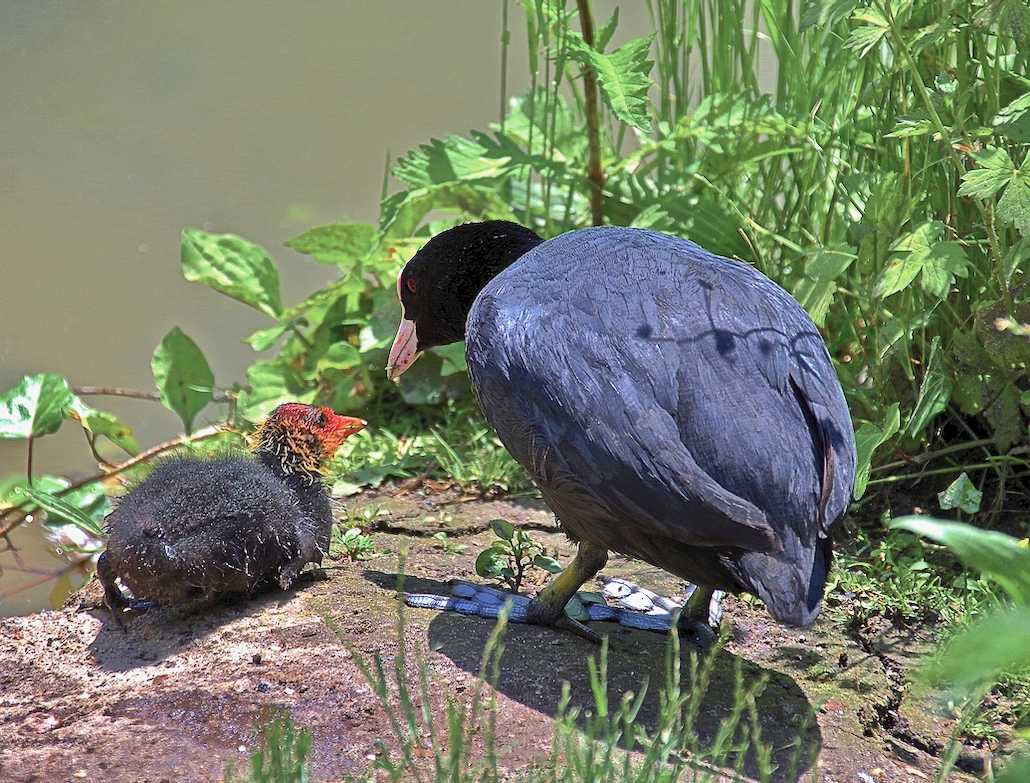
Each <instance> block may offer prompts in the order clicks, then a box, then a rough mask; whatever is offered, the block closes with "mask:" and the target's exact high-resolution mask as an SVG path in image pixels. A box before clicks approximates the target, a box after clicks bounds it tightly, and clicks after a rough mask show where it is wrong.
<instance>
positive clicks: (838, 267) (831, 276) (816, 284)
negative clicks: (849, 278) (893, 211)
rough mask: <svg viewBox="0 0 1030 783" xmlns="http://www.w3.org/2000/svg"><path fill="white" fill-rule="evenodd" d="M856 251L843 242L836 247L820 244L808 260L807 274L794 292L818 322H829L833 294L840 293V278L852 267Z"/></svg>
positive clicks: (820, 324) (817, 323)
mask: <svg viewBox="0 0 1030 783" xmlns="http://www.w3.org/2000/svg"><path fill="white" fill-rule="evenodd" d="M855 258H856V255H855V252H854V250H853V249H852V248H849V247H848V246H847V245H841V246H840V247H838V248H837V249H836V250H831V249H830V248H826V247H824V248H819V249H818V250H816V251H814V252H813V253H811V254H809V255H808V257H807V258H806V260H805V276H804V277H803V278H802V279H801V280H800V281H799V282H798V284H797V286H796V287H795V289H794V292H793V293H794V296H795V297H796V298H797V300H798V302H800V303H801V306H802V307H804V308H805V310H806V311H808V314H809V316H811V318H812V320H813V321H815V324H816V326H822V325H823V324H824V323H825V322H826V313H827V312H828V311H829V309H830V303H831V302H832V301H833V295H834V294H836V293H837V288H838V286H837V281H838V280H840V279H841V276H842V275H843V274H844V273H845V272H846V271H847V270H848V267H850V266H851V265H852V264H853V263H854V261H855Z"/></svg>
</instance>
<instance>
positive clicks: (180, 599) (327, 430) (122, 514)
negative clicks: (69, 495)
mask: <svg viewBox="0 0 1030 783" xmlns="http://www.w3.org/2000/svg"><path fill="white" fill-rule="evenodd" d="M364 426H365V422H364V421H362V420H361V419H355V418H351V417H348V416H340V415H338V414H336V413H334V412H333V411H331V410H329V409H328V408H317V407H314V406H311V405H303V404H299V403H287V404H284V405H280V406H279V407H278V408H276V409H275V410H274V411H273V412H272V413H271V414H269V416H268V417H267V418H266V419H265V420H264V422H262V424H261V425H260V426H259V427H258V428H257V430H256V431H255V432H254V434H253V436H252V438H251V452H252V453H250V454H243V453H226V454H219V455H217V456H214V457H212V458H210V459H203V458H197V457H195V456H190V455H180V456H176V457H172V458H170V459H167V460H165V461H163V462H161V463H160V464H159V465H158V466H157V467H156V468H155V469H154V470H153V471H152V472H151V473H150V475H149V476H147V477H146V478H145V479H143V480H142V481H141V482H140V483H139V484H138V485H136V486H135V487H134V488H133V489H132V490H131V491H130V492H129V493H128V494H126V495H125V496H124V497H122V498H120V499H119V500H118V501H117V502H116V506H115V510H114V511H112V512H111V514H109V515H108V517H107V519H106V520H105V528H106V530H107V533H108V537H109V538H108V545H107V549H106V551H105V552H104V553H103V554H102V555H101V557H100V561H99V562H98V564H97V578H98V579H99V580H100V582H101V584H102V585H103V587H104V599H105V602H106V604H107V605H108V607H109V608H110V609H111V612H112V616H113V618H114V620H115V623H116V624H117V625H119V626H122V620H121V613H122V610H124V609H146V608H150V607H152V606H154V605H163V604H183V603H188V602H193V601H196V600H198V599H212V598H217V597H224V596H233V595H244V596H250V595H253V594H255V593H257V592H260V591H263V590H267V589H271V588H274V587H279V588H281V589H284V590H285V589H287V588H289V587H290V586H291V585H292V584H293V583H294V581H295V579H296V578H297V576H298V574H300V572H301V569H302V568H303V567H304V566H305V565H306V564H308V563H315V564H316V565H317V564H320V563H321V561H322V557H323V556H324V555H325V553H326V551H327V549H328V546H329V538H330V534H331V528H332V523H333V515H332V508H331V504H330V498H329V493H328V490H327V489H326V486H325V484H324V482H323V471H324V469H325V465H326V462H327V461H328V460H329V459H330V458H332V456H333V455H334V454H335V453H336V450H337V449H338V448H339V446H340V444H341V443H342V442H343V441H344V439H346V438H347V437H349V436H350V435H352V434H354V433H356V432H358V431H360V430H361V429H362V428H364ZM119 581H120V582H121V583H122V584H124V585H125V586H126V587H128V589H129V590H131V591H132V594H133V596H134V597H133V599H129V598H127V597H126V596H125V594H124V593H123V592H122V589H121V587H120V586H119V584H118V582H119Z"/></svg>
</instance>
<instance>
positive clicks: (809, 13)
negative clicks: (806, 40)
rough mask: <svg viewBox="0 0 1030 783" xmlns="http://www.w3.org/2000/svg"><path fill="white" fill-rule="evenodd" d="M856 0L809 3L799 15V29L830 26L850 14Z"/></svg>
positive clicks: (856, 2)
mask: <svg viewBox="0 0 1030 783" xmlns="http://www.w3.org/2000/svg"><path fill="white" fill-rule="evenodd" d="M857 5H858V0H816V1H815V2H813V3H811V4H809V6H808V7H807V8H806V9H805V12H804V14H802V16H801V29H802V30H804V29H806V28H809V27H815V26H819V27H832V26H833V25H835V24H837V22H839V21H841V20H842V19H847V18H848V17H849V16H851V13H852V11H854V10H855V6H857Z"/></svg>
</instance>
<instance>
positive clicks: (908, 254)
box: [873, 220, 969, 299]
mask: <svg viewBox="0 0 1030 783" xmlns="http://www.w3.org/2000/svg"><path fill="white" fill-rule="evenodd" d="M944 232H945V226H944V224H943V223H941V222H940V221H938V220H928V221H926V222H924V223H921V224H920V225H919V226H917V227H916V228H915V229H913V230H912V231H910V232H909V233H907V234H905V235H904V236H903V237H901V238H900V239H898V240H897V241H896V242H894V244H893V245H891V248H890V250H891V256H890V261H889V262H888V263H887V266H885V267H884V268H883V271H882V272H881V273H880V277H879V279H878V280H877V281H876V287H875V289H874V290H873V296H876V297H880V298H885V297H888V296H890V295H891V294H895V293H897V292H898V291H902V290H904V289H905V288H907V287H908V286H909V284H910V283H911V282H912V281H913V280H914V279H915V277H916V275H918V274H919V273H920V272H922V273H923V277H922V284H923V289H924V290H925V291H926V292H927V293H930V294H933V295H935V296H938V297H940V298H942V299H943V298H944V297H946V296H947V295H948V292H949V290H950V288H951V286H952V285H954V283H955V277H956V276H958V277H966V276H967V275H968V274H969V270H968V269H967V266H968V263H969V260H968V258H967V256H966V251H965V248H963V247H962V245H960V244H959V243H958V242H953V241H951V240H944V239H941V237H942V235H943V234H944Z"/></svg>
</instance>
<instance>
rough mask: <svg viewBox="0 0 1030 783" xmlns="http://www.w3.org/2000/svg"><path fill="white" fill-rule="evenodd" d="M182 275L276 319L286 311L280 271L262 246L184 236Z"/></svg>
mask: <svg viewBox="0 0 1030 783" xmlns="http://www.w3.org/2000/svg"><path fill="white" fill-rule="evenodd" d="M182 272H183V275H184V276H185V277H186V279H187V280H190V281H193V282H198V283H204V284H205V285H209V286H211V287H212V288H213V289H215V290H216V291H219V292H220V293H223V294H225V295H226V296H231V297H232V298H233V299H237V300H239V301H240V302H243V303H244V304H248V305H250V306H251V307H254V308H256V309H258V310H260V311H261V312H263V313H266V314H267V315H270V316H272V317H273V318H278V317H279V315H280V314H281V313H282V310H283V303H282V299H281V298H280V295H279V270H278V269H276V266H275V262H274V261H272V259H271V258H270V257H269V255H268V253H267V252H266V251H265V249H264V248H263V247H261V246H260V245H255V244H254V243H253V242H248V241H247V240H246V239H243V238H242V237H238V236H235V235H233V234H209V233H207V232H206V231H199V230H197V229H194V228H187V229H186V230H185V231H183V232H182Z"/></svg>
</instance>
